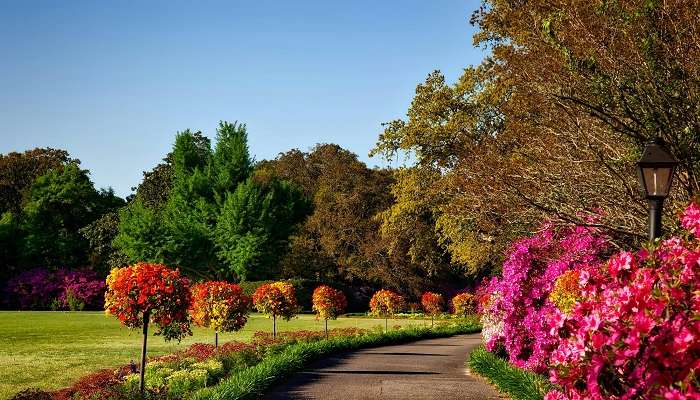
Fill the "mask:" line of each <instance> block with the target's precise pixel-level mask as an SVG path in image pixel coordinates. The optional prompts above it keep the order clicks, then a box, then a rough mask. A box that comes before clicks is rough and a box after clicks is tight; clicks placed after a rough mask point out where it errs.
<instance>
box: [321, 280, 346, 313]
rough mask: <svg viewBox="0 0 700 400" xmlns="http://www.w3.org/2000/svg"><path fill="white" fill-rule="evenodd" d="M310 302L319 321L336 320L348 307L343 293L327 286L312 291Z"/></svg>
mask: <svg viewBox="0 0 700 400" xmlns="http://www.w3.org/2000/svg"><path fill="white" fill-rule="evenodd" d="M312 301H313V310H314V311H315V312H316V318H321V319H336V318H338V316H339V315H340V314H342V313H343V312H344V311H345V307H347V305H348V301H347V299H346V298H345V295H344V294H343V292H341V291H340V290H338V289H333V288H332V287H330V286H327V285H321V286H319V287H317V288H316V289H315V290H314V294H313V296H312Z"/></svg>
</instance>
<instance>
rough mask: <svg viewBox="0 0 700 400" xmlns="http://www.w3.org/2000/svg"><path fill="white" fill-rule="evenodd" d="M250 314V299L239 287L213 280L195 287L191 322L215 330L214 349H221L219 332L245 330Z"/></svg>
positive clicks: (193, 288) (193, 289)
mask: <svg viewBox="0 0 700 400" xmlns="http://www.w3.org/2000/svg"><path fill="white" fill-rule="evenodd" d="M249 312H250V297H248V296H246V295H245V294H244V293H243V289H241V287H240V286H238V285H236V284H233V283H228V282H221V281H212V282H204V283H200V284H197V285H194V287H192V305H191V306H190V315H191V316H192V321H194V323H195V324H197V325H198V326H202V327H206V328H212V329H214V346H215V347H218V346H219V332H234V331H237V330H239V329H241V328H243V326H245V324H246V322H247V321H248V313H249Z"/></svg>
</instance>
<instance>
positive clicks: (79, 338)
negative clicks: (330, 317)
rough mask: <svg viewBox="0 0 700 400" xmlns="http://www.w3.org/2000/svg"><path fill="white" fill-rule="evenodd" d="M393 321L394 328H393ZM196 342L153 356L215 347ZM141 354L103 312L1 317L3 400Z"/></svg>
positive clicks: (254, 323) (154, 345)
mask: <svg viewBox="0 0 700 400" xmlns="http://www.w3.org/2000/svg"><path fill="white" fill-rule="evenodd" d="M426 323H427V324H429V323H430V322H429V321H428V322H426V321H423V320H401V321H396V322H395V323H393V324H401V325H403V326H408V325H419V326H422V325H424V324H426ZM393 324H392V321H389V325H390V326H391V325H393ZM379 325H381V326H384V320H383V319H366V318H361V319H360V318H340V319H338V320H336V321H329V322H328V327H329V328H346V327H358V328H373V327H375V326H379ZM271 328H272V321H271V320H270V319H267V318H266V317H264V316H262V315H258V314H253V315H251V317H250V319H249V321H248V324H247V325H246V326H245V328H243V330H241V331H239V332H236V333H222V334H219V341H220V343H223V342H226V341H232V340H238V341H247V340H249V339H250V338H251V336H252V335H253V333H254V332H255V331H270V330H271ZM277 329H279V330H280V331H292V330H306V329H308V330H322V329H323V322H322V321H316V320H315V318H314V316H313V315H300V316H299V317H298V318H294V319H292V320H291V321H289V322H287V321H279V320H278V321H277ZM193 332H194V336H191V337H188V338H186V339H185V340H183V341H182V342H181V343H180V344H178V343H177V341H175V342H164V341H163V339H162V338H160V337H157V336H151V337H149V340H148V341H149V343H148V354H149V356H156V355H162V354H167V353H172V352H174V351H177V350H179V349H183V348H185V347H187V346H188V345H190V344H192V343H195V342H206V343H211V342H213V332H212V331H210V330H206V329H199V328H194V329H193ZM140 351H141V335H140V332H139V331H136V330H135V331H131V330H129V329H126V328H124V327H122V326H120V325H119V321H117V320H116V319H115V318H113V317H106V316H105V315H104V313H101V312H60V311H59V312H51V311H46V312H28V311H23V312H13V311H7V312H0V371H2V375H1V376H2V378H1V379H0V399H6V398H9V397H10V396H12V395H13V394H14V393H16V392H18V391H20V390H22V389H25V388H29V387H37V388H41V389H47V390H50V389H58V388H62V387H66V386H69V385H70V384H71V383H72V382H73V381H75V380H76V379H77V378H79V377H80V376H83V375H85V374H88V373H91V372H95V371H97V370H100V369H102V368H109V367H116V366H119V365H124V364H128V363H129V361H130V360H138V359H139V355H140Z"/></svg>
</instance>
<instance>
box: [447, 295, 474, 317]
mask: <svg viewBox="0 0 700 400" xmlns="http://www.w3.org/2000/svg"><path fill="white" fill-rule="evenodd" d="M452 313H453V314H454V315H457V316H460V317H466V316H468V315H472V314H476V298H475V297H474V295H473V294H471V293H466V292H465V293H460V294H458V295H456V296H455V297H453V298H452Z"/></svg>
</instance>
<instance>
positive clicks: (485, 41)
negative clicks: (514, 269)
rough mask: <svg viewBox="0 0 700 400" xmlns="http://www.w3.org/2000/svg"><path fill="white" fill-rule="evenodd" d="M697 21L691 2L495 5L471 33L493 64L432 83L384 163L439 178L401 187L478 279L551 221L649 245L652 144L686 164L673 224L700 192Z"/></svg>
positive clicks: (390, 131) (387, 145) (390, 130)
mask: <svg viewBox="0 0 700 400" xmlns="http://www.w3.org/2000/svg"><path fill="white" fill-rule="evenodd" d="M692 10H694V9H693V7H690V6H689V5H688V4H686V3H683V2H680V1H671V2H640V1H637V2H614V3H608V2H603V3H594V2H584V1H554V2H549V1H534V2H528V3H526V4H518V6H514V5H513V4H512V3H511V2H507V1H501V0H489V1H485V2H484V4H483V6H482V7H481V8H480V9H479V10H477V12H475V14H474V15H473V18H472V22H473V23H474V24H476V25H477V26H478V28H479V29H480V31H479V32H478V33H477V35H476V36H475V38H474V40H475V43H476V44H479V45H482V46H485V47H487V48H489V49H490V50H491V51H490V57H489V58H487V59H486V60H485V61H484V62H483V63H482V64H480V65H478V66H476V67H470V68H467V69H465V71H464V74H463V75H462V76H461V77H460V78H459V79H458V80H457V81H456V82H455V83H454V84H447V83H446V82H445V78H444V76H443V75H442V74H441V73H439V72H434V73H432V74H430V75H429V76H428V78H427V79H426V80H425V82H424V83H422V84H420V85H418V87H417V89H416V95H415V97H414V99H413V102H412V104H411V106H410V107H409V109H408V112H407V118H405V119H403V120H395V121H392V122H390V123H388V124H387V125H386V126H385V130H384V132H383V133H382V134H381V135H380V138H379V142H378V144H377V147H376V149H375V151H374V154H383V155H384V156H386V157H387V158H391V159H393V158H394V157H396V156H397V155H399V154H402V153H408V154H409V155H412V156H414V157H413V158H412V159H413V160H415V166H414V167H415V168H416V169H419V170H421V172H422V173H423V174H424V176H427V175H429V174H431V173H434V172H435V171H437V172H439V174H437V175H436V176H435V178H434V179H433V180H431V181H430V184H428V185H424V184H423V185H419V184H422V183H423V182H411V181H410V177H400V178H399V179H400V180H403V179H405V180H404V181H403V182H399V185H401V186H403V185H404V184H405V185H407V186H417V188H420V189H422V193H423V194H424V196H425V199H427V200H428V203H429V204H430V205H431V207H432V209H433V210H434V215H435V228H436V232H437V234H438V236H439V238H440V242H441V243H442V244H443V246H444V247H445V248H446V249H447V250H448V251H449V252H450V255H451V257H452V259H453V262H457V263H458V264H460V265H462V266H464V267H466V269H467V272H470V273H472V274H473V275H475V276H478V275H480V274H485V273H488V272H489V270H490V269H491V268H492V267H493V266H496V265H498V261H499V260H498V259H493V258H492V257H490V256H489V255H492V254H502V252H503V250H504V249H505V248H506V247H507V245H508V243H510V242H511V241H512V240H514V239H515V238H517V237H519V236H521V235H523V234H526V233H527V232H529V231H531V230H532V229H534V228H536V227H537V226H538V224H539V222H540V221H541V220H542V219H543V218H552V217H554V218H556V219H557V220H559V223H578V224H584V225H589V226H590V225H595V226H599V227H604V228H606V229H608V230H610V231H611V232H612V234H613V239H614V240H615V241H616V242H617V243H618V244H630V243H632V242H638V241H639V240H641V239H643V236H644V235H643V233H644V226H645V221H646V205H645V204H644V202H643V201H641V200H642V199H641V196H639V193H638V190H637V186H638V183H637V178H636V176H635V171H634V163H635V161H636V160H637V159H638V158H639V154H640V151H641V149H642V147H643V144H644V142H646V141H647V140H649V139H650V138H651V137H654V136H657V135H658V136H661V137H662V138H663V139H665V140H666V141H667V142H668V143H669V144H670V146H671V150H672V152H673V153H674V154H675V155H676V156H677V157H678V158H679V159H681V160H682V163H683V166H682V167H681V168H680V172H679V175H678V179H679V181H678V182H679V183H680V184H679V185H678V186H677V188H678V189H677V190H676V191H674V193H673V194H672V198H671V200H670V202H669V205H670V207H668V213H669V215H670V214H673V213H674V212H677V211H678V210H679V208H680V206H681V205H682V204H684V203H685V202H686V201H687V199H688V198H689V197H691V196H692V195H693V194H695V193H697V189H698V179H697V178H696V176H697V174H698V171H699V168H700V163H699V162H698V161H699V160H700V159H699V158H698V156H697V155H698V154H700V152H699V151H698V143H700V141H698V132H700V119H698V113H697V112H688V110H697V109H698V108H699V107H700V106H699V104H700V96H698V90H697V81H698V76H700V70H699V69H698V65H697V63H695V62H693V61H691V60H693V59H695V58H697V56H698V52H700V50H698V48H699V47H698V46H697V45H696V44H697V43H700V36H699V35H698V33H697V30H695V29H687V27H688V26H694V23H695V22H694V21H695V20H696V19H697V18H696V17H697V16H696V13H694V12H693V11H692ZM405 204H406V202H405V201H403V200H402V199H399V201H398V202H397V205H396V207H397V208H400V207H402V206H403V205H405ZM595 214H597V215H600V218H598V219H596V220H595V221H594V222H593V221H592V220H591V218H590V217H591V216H592V215H595Z"/></svg>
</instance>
